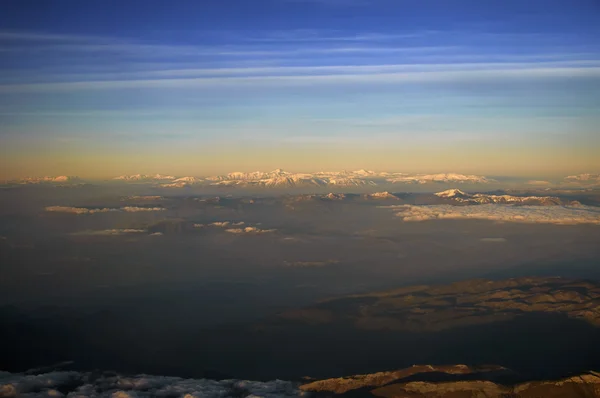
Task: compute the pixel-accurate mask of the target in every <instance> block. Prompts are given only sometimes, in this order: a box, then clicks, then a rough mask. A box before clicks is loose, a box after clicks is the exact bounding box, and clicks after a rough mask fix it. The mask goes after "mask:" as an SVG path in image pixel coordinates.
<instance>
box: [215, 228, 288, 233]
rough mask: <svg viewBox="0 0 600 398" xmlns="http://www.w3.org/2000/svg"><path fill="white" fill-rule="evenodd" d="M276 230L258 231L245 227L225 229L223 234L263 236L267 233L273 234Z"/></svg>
mask: <svg viewBox="0 0 600 398" xmlns="http://www.w3.org/2000/svg"><path fill="white" fill-rule="evenodd" d="M275 231H277V230H276V229H260V228H256V227H246V228H230V229H226V230H225V232H229V233H231V234H265V233H269V232H275Z"/></svg>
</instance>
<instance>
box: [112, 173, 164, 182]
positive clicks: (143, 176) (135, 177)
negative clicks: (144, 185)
mask: <svg viewBox="0 0 600 398" xmlns="http://www.w3.org/2000/svg"><path fill="white" fill-rule="evenodd" d="M174 179H175V177H174V176H171V175H163V174H154V175H151V174H131V175H122V176H118V177H115V178H113V180H120V181H152V180H157V181H160V180H174Z"/></svg>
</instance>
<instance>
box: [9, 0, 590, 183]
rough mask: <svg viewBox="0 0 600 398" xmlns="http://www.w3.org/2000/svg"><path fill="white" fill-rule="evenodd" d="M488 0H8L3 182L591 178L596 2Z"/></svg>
mask: <svg viewBox="0 0 600 398" xmlns="http://www.w3.org/2000/svg"><path fill="white" fill-rule="evenodd" d="M492 3H495V2H476V1H467V0H460V1H448V2H439V1H431V0H426V1H423V2H419V3H415V2H410V1H391V0H390V1H388V0H310V1H309V0H263V1H256V2H246V1H244V0H239V1H234V0H229V1H220V2H187V1H182V2H177V4H167V3H157V4H154V3H147V2H143V3H142V2H137V1H129V2H126V3H125V4H117V3H114V4H112V3H111V4H108V3H106V2H95V1H88V2H77V1H73V2H71V1H65V2H60V3H56V4H53V5H48V4H45V3H44V6H43V7H29V6H27V5H25V4H23V3H21V2H8V3H7V4H8V6H7V7H5V8H6V9H7V12H4V13H3V14H2V15H1V16H0V26H2V29H1V30H0V59H1V62H0V72H1V73H0V120H1V121H2V123H1V127H0V146H2V148H3V160H2V166H3V173H5V175H3V177H18V176H24V175H33V174H39V175H45V174H68V175H73V174H77V175H84V176H85V175H88V176H93V177H100V176H101V177H108V176H109V175H110V174H112V173H114V174H123V173H159V172H160V173H173V174H177V173H181V174H186V175H188V174H196V175H207V174H212V173H222V172H229V171H233V170H245V171H249V170H254V169H259V168H265V169H273V168H276V167H283V168H287V169H292V170H294V169H296V170H301V169H302V170H315V169H320V168H349V169H352V168H362V167H366V168H371V169H380V170H381V169H384V168H386V169H390V171H412V172H449V171H455V172H472V173H492V174H495V175H498V174H507V173H515V172H518V173H519V174H526V175H531V176H534V175H549V174H554V175H558V174H564V175H566V174H570V173H579V172H596V171H598V168H600V164H599V163H598V160H596V159H595V156H593V155H592V154H593V153H594V151H595V150H597V149H600V138H599V137H600V132H599V131H598V126H600V123H599V122H600V116H598V112H597V110H598V109H600V40H599V39H600V27H598V24H597V23H595V21H594V17H593V16H594V15H598V13H600V8H598V6H597V5H594V4H592V3H591V2H587V1H583V0H582V1H575V2H551V3H548V2H541V1H537V0H536V1H531V2H525V4H524V2H517V1H506V2H502V4H501V5H500V4H498V5H494V4H492ZM142 11H143V12H142ZM464 159H471V161H465V160H464ZM508 159H511V160H510V162H507V160H508ZM484 160H485V161H484ZM507 163H510V165H507Z"/></svg>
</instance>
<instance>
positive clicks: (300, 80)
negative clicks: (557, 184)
mask: <svg viewBox="0 0 600 398" xmlns="http://www.w3.org/2000/svg"><path fill="white" fill-rule="evenodd" d="M599 77H600V66H598V65H596V64H594V65H593V66H586V65H578V66H571V67H567V66H558V65H550V66H546V67H545V66H543V65H542V66H540V65H534V66H528V67H517V68H515V67H512V68H506V67H500V66H498V67H496V68H490V69H462V70H461V69H451V70H413V71H393V72H385V71H380V73H376V72H374V73H329V74H308V75H302V74H287V75H286V74H283V75H280V74H276V75H273V74H271V75H259V76H252V75H251V76H227V77H223V76H219V77H184V78H156V79H129V80H126V79H123V80H104V81H76V82H60V83H33V84H4V85H0V93H10V92H36V91H37V92H41V91H74V90H113V89H141V88H180V89H181V88H201V87H217V86H219V87H226V86H234V87H237V88H240V87H243V86H249V85H250V86H256V85H259V86H262V87H266V86H271V87H274V86H275V87H276V86H295V85H306V84H311V85H312V84H362V83H373V84H405V83H426V82H444V81H446V82H452V81H455V82H460V81H462V82H469V81H474V82H485V81H497V80H498V79H504V80H506V79H522V78H527V79H556V78H569V79H574V78H599Z"/></svg>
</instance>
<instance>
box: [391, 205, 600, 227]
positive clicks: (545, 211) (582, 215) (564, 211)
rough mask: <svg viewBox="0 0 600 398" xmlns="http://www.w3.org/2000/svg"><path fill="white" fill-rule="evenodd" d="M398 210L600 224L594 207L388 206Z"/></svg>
mask: <svg viewBox="0 0 600 398" xmlns="http://www.w3.org/2000/svg"><path fill="white" fill-rule="evenodd" d="M385 207H387V208H391V209H394V210H397V211H398V212H397V213H396V216H398V217H400V218H402V220H403V221H407V222H411V221H426V220H464V219H470V220H492V221H500V222H518V223H546V224H561V225H573V224H598V225H600V208H598V207H593V206H582V205H580V206H512V205H498V204H486V205H473V206H452V205H430V206H413V205H401V206H385Z"/></svg>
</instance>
